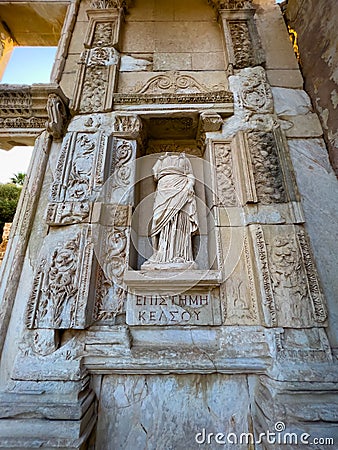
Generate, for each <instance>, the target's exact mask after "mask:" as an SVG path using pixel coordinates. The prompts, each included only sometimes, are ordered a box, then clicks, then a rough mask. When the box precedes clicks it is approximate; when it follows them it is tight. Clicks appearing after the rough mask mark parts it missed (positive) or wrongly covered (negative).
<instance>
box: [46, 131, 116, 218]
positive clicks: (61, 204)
mask: <svg viewBox="0 0 338 450" xmlns="http://www.w3.org/2000/svg"><path fill="white" fill-rule="evenodd" d="M106 146H107V137H106V136H104V135H103V134H102V133H99V132H97V133H93V134H89V133H76V132H74V133H68V134H67V135H66V136H65V139H64V142H63V145H62V148H61V153H60V156H59V159H58V162H57V166H56V170H55V174H54V182H53V184H52V187H51V192H50V201H51V203H49V204H48V208H47V217H46V221H47V223H48V224H50V225H68V224H72V223H78V222H81V221H84V220H88V218H89V215H90V210H91V203H92V201H93V200H94V199H95V196H96V194H97V193H98V191H99V190H100V188H101V187H102V185H103V182H104V162H105V157H106Z"/></svg>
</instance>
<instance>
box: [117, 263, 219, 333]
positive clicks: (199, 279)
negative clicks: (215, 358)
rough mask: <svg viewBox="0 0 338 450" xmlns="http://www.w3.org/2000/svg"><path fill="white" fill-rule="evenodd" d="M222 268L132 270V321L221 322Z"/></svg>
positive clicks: (128, 282) (129, 299)
mask: <svg viewBox="0 0 338 450" xmlns="http://www.w3.org/2000/svg"><path fill="white" fill-rule="evenodd" d="M219 279H220V273H219V272H218V271H212V270H209V271H204V270H186V271H179V270H177V271H175V270H172V271H163V270H162V271H160V270H151V271H146V270H141V271H129V272H127V273H126V275H125V283H126V285H127V287H128V297H127V314H126V321H127V324H128V325H140V326H142V325H147V326H149V325H156V326H161V325H162V326H163V325H196V326H205V325H209V326H210V325H221V305H220V298H219V295H215V294H216V291H217V287H218V286H219V283H220V281H219Z"/></svg>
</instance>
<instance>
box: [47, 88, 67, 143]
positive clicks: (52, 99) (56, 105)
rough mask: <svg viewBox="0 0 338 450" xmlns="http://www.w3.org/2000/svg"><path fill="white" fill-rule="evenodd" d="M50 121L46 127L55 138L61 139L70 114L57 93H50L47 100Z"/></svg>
mask: <svg viewBox="0 0 338 450" xmlns="http://www.w3.org/2000/svg"><path fill="white" fill-rule="evenodd" d="M47 114H48V121H47V124H46V128H47V131H48V133H50V134H51V135H52V136H53V138H54V139H56V140H57V139H61V138H62V137H63V135H64V132H65V128H66V125H67V120H68V114H67V109H66V105H65V104H64V102H63V101H62V99H61V98H60V97H59V96H58V95H56V94H50V95H49V96H48V100H47Z"/></svg>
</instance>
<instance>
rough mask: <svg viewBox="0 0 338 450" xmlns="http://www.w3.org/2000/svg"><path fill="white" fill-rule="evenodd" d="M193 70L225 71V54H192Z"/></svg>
mask: <svg viewBox="0 0 338 450" xmlns="http://www.w3.org/2000/svg"><path fill="white" fill-rule="evenodd" d="M191 58H192V70H206V69H208V70H225V60H224V53H223V52H205V53H196V52H195V53H192V54H191Z"/></svg>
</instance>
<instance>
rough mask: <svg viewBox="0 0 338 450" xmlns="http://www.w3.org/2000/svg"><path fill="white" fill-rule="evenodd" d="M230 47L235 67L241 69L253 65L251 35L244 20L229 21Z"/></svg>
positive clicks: (253, 56)
mask: <svg viewBox="0 0 338 450" xmlns="http://www.w3.org/2000/svg"><path fill="white" fill-rule="evenodd" d="M228 26H229V30H230V35H231V40H232V47H233V51H234V57H235V67H236V68H239V69H242V68H244V67H248V66H254V65H255V55H254V52H253V47H252V41H251V36H250V32H249V27H248V22H247V21H246V20H237V21H229V23H228Z"/></svg>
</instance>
